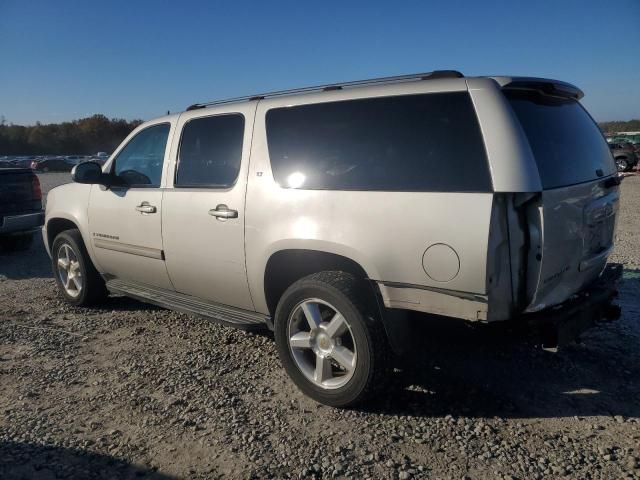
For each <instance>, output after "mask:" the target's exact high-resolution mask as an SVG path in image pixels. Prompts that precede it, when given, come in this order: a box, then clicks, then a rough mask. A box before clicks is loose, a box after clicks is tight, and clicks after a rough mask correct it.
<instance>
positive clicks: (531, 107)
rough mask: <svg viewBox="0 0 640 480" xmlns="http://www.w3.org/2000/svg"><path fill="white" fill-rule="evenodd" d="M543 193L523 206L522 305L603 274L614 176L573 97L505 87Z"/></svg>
mask: <svg viewBox="0 0 640 480" xmlns="http://www.w3.org/2000/svg"><path fill="white" fill-rule="evenodd" d="M504 93H505V96H506V97H507V99H508V101H509V103H510V104H511V107H512V109H513V111H514V112H515V114H516V116H517V118H518V119H519V121H520V124H521V126H522V129H523V131H524V132H525V134H526V136H527V138H528V140H529V144H530V146H531V150H532V152H533V155H534V157H535V160H536V163H537V166H538V171H539V173H540V179H541V182H542V188H543V191H542V193H541V195H540V197H539V199H538V202H537V203H536V204H535V207H534V208H531V209H529V213H528V223H529V235H530V248H529V258H528V261H527V270H528V272H527V295H526V297H527V299H526V300H527V303H528V306H527V307H526V311H536V310H541V309H543V308H546V307H549V306H553V305H557V304H559V303H562V302H564V301H565V300H567V299H568V298H569V297H571V296H572V295H573V294H575V293H577V292H578V291H580V290H581V289H583V288H584V287H586V286H587V285H588V284H589V283H591V282H593V281H594V280H595V279H596V278H597V277H598V276H599V275H600V273H601V272H602V269H603V268H604V267H605V265H606V262H607V257H608V255H609V254H610V253H611V250H612V248H613V240H614V234H615V222H616V214H617V210H618V203H619V187H618V185H619V181H618V178H617V172H616V166H615V163H614V161H613V157H612V155H611V152H610V150H609V147H608V145H607V142H606V141H605V139H604V137H603V135H602V133H601V132H600V129H599V128H598V126H597V125H596V123H595V122H594V121H593V119H592V118H591V117H590V116H589V114H588V113H587V112H586V110H585V109H584V108H583V107H582V105H580V103H579V102H578V100H577V99H576V98H571V97H570V96H563V95H560V94H559V93H558V92H552V94H549V93H548V92H543V91H542V90H541V89H532V88H513V89H509V88H505V89H504Z"/></svg>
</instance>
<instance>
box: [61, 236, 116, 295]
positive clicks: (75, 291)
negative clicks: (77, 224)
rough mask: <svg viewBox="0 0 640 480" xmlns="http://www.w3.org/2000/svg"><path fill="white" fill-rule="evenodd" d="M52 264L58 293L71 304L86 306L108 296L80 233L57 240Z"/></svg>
mask: <svg viewBox="0 0 640 480" xmlns="http://www.w3.org/2000/svg"><path fill="white" fill-rule="evenodd" d="M51 261H52V268H53V274H54V277H55V279H56V284H57V285H58V290H59V291H60V293H61V294H62V296H63V297H64V299H65V300H66V301H67V302H68V303H70V304H72V305H76V306H86V305H91V304H94V303H97V302H99V301H101V300H103V299H104V298H105V297H106V296H107V290H106V287H105V284H104V280H103V279H102V277H101V276H100V274H99V273H98V272H97V270H96V269H95V267H94V266H93V263H92V262H91V258H89V254H88V253H87V249H86V248H85V246H84V242H83V241H82V235H80V232H79V231H78V230H75V229H74V230H66V231H64V232H62V233H60V234H59V235H58V236H57V237H56V238H55V240H54V241H53V246H52V248H51Z"/></svg>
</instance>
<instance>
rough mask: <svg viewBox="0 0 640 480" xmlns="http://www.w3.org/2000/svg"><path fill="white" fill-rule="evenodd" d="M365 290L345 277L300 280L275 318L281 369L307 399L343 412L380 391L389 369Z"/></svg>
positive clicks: (335, 274) (333, 274) (381, 331)
mask: <svg viewBox="0 0 640 480" xmlns="http://www.w3.org/2000/svg"><path fill="white" fill-rule="evenodd" d="M367 297H368V295H366V294H365V293H364V285H362V284H361V283H360V282H358V281H357V279H356V278H355V277H354V276H353V275H351V274H349V273H346V272H320V273H316V274H313V275H310V276H308V277H305V278H302V279H301V280H298V281H297V282H296V283H294V284H293V285H292V286H291V287H289V288H288V289H287V291H286V292H285V293H284V295H283V296H282V298H281V299H280V302H279V303H278V308H277V310H276V318H275V322H274V323H275V337H276V345H277V347H278V353H279V355H280V359H281V361H282V364H283V366H284V368H285V370H286V371H287V373H288V374H289V376H290V377H291V379H292V380H293V381H294V383H295V384H296V385H297V386H298V388H300V390H302V391H303V392H304V393H305V394H306V395H308V396H309V397H311V398H313V399H314V400H316V401H318V402H320V403H324V404H326V405H330V406H335V407H346V406H350V405H354V404H356V403H359V402H362V401H363V400H365V399H366V398H367V397H368V396H369V395H370V394H371V393H372V392H373V391H375V389H377V388H378V387H381V386H382V385H383V384H384V383H385V380H386V378H387V374H388V372H389V370H390V368H391V356H390V350H389V345H388V342H387V339H386V336H385V334H384V329H383V327H382V325H381V323H380V322H379V321H378V320H377V319H376V316H375V315H374V314H373V312H375V308H371V307H374V306H373V305H368V302H366V298H367Z"/></svg>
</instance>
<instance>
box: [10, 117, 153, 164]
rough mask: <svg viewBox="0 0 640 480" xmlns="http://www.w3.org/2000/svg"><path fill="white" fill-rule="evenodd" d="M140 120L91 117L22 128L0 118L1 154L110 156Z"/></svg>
mask: <svg viewBox="0 0 640 480" xmlns="http://www.w3.org/2000/svg"><path fill="white" fill-rule="evenodd" d="M141 123H142V120H132V121H128V120H123V119H121V118H112V119H109V118H107V117H105V116H104V115H93V116H92V117H88V118H81V119H79V120H74V121H71V122H62V123H50V124H41V123H40V122H38V123H36V124H35V125H30V126H23V125H13V124H7V122H6V121H5V120H4V118H2V117H0V155H47V154H51V155H65V154H66V155H69V154H80V155H92V154H95V153H97V152H107V153H111V152H113V151H114V150H115V148H116V147H117V146H118V145H119V144H120V142H122V140H124V138H125V137H126V136H127V135H128V134H129V133H130V132H131V131H132V130H133V129H134V128H136V127H137V126H138V125H140V124H141Z"/></svg>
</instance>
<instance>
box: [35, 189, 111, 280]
mask: <svg viewBox="0 0 640 480" xmlns="http://www.w3.org/2000/svg"><path fill="white" fill-rule="evenodd" d="M91 188H92V185H86V184H80V183H68V184H65V185H61V186H59V187H56V188H54V189H53V190H51V191H50V192H49V194H48V195H47V205H46V209H45V220H44V227H43V229H42V232H43V235H44V243H45V248H46V249H47V253H49V256H51V251H50V250H51V245H50V244H49V233H48V232H49V225H50V224H51V221H52V220H55V219H64V220H67V221H69V222H71V223H73V224H74V225H75V226H76V227H77V228H78V230H79V231H80V234H81V235H82V240H83V241H84V244H85V247H86V249H87V253H88V254H89V257H90V258H91V261H92V262H93V264H94V266H95V267H96V269H97V270H98V271H102V269H101V268H100V265H99V264H98V263H97V262H96V257H95V255H94V252H93V245H92V242H91V241H90V239H91V232H90V231H89V216H88V212H89V200H90V198H91ZM51 241H53V239H51Z"/></svg>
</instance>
